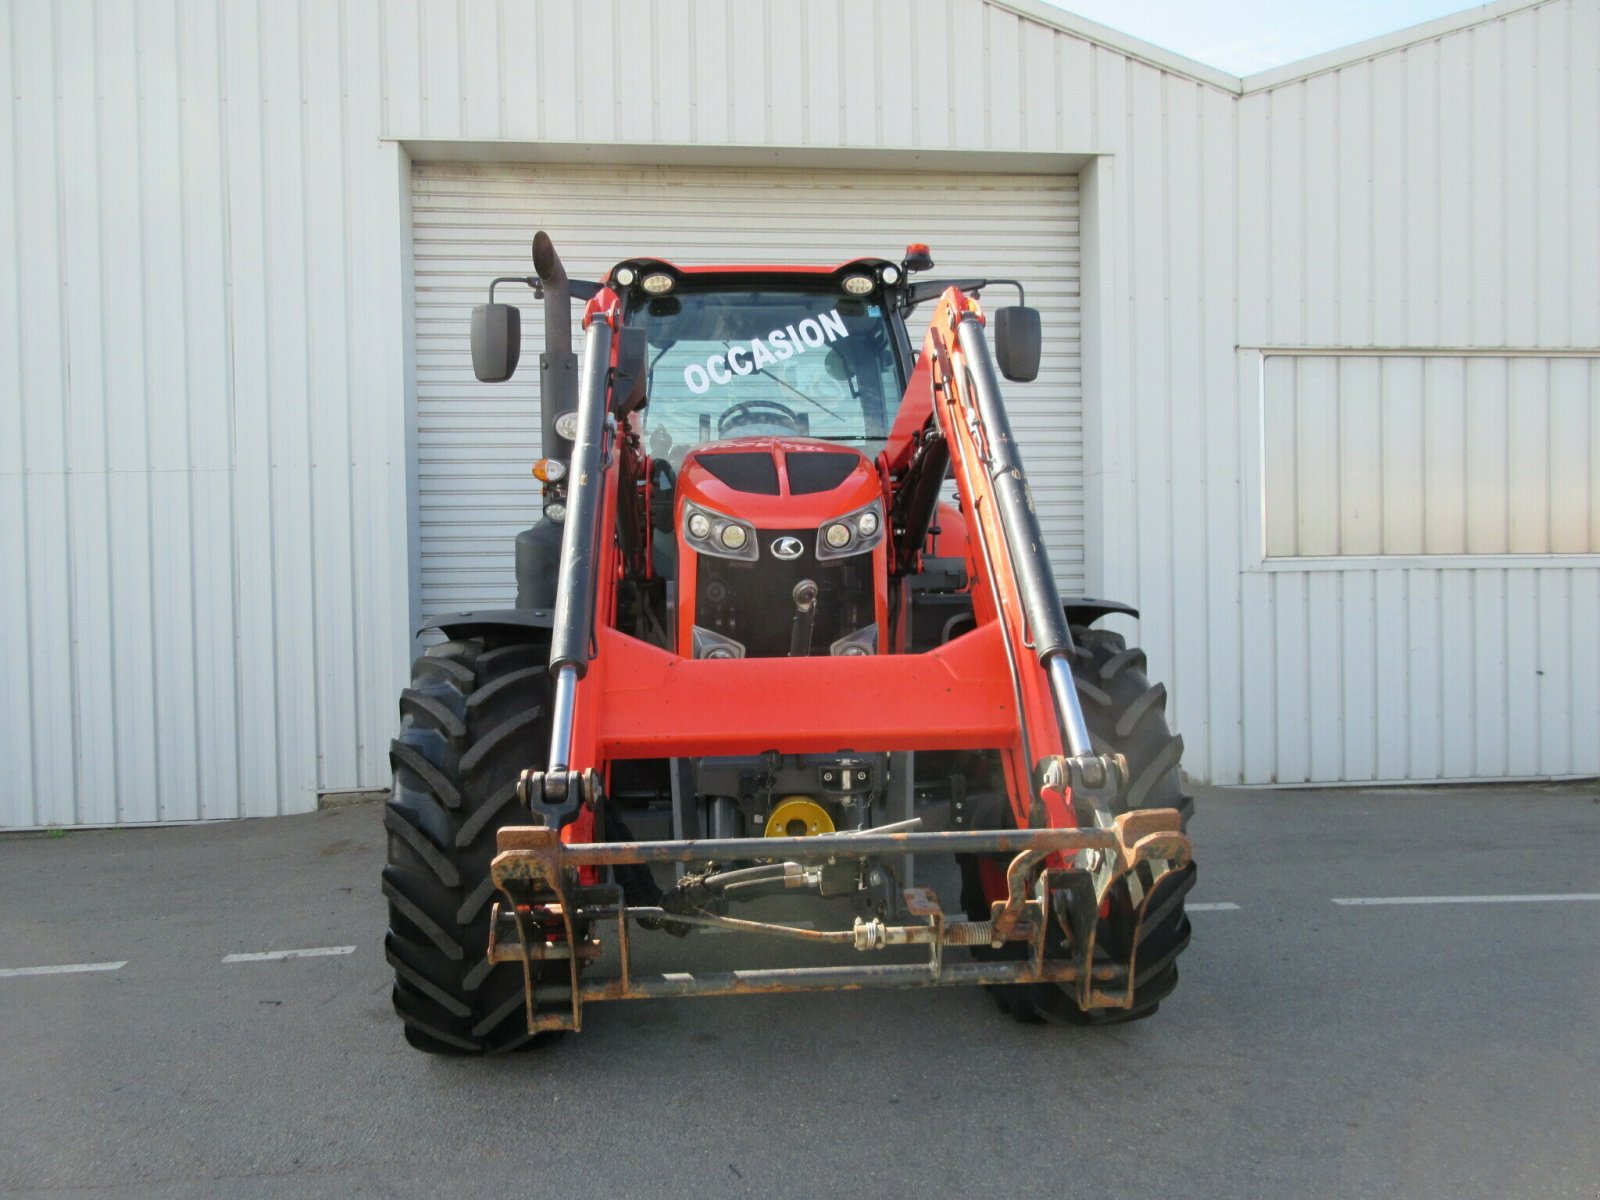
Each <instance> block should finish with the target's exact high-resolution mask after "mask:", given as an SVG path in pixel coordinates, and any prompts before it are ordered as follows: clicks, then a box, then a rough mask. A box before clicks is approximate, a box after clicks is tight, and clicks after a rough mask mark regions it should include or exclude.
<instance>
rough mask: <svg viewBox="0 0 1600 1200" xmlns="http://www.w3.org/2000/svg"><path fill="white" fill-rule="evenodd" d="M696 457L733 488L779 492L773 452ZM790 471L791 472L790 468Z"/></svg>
mask: <svg viewBox="0 0 1600 1200" xmlns="http://www.w3.org/2000/svg"><path fill="white" fill-rule="evenodd" d="M696 461H698V462H699V464H700V465H701V466H702V467H704V468H705V469H706V470H707V471H708V472H710V474H712V475H714V476H715V477H716V478H717V479H718V480H720V481H721V482H723V483H725V484H727V485H728V486H729V487H731V488H732V489H733V490H734V491H736V492H750V493H751V494H753V495H757V496H776V495H777V494H778V467H777V464H776V463H774V462H773V461H772V455H770V454H768V453H766V452H765V451H755V452H750V451H742V452H737V453H733V454H702V455H700V456H699V458H698V459H697V460H696ZM790 474H791V475H792V474H793V469H792V468H791V470H790ZM840 478H841V479H842V478H843V476H840Z"/></svg>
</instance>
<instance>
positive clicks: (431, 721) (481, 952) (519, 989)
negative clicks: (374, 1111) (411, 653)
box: [383, 638, 561, 1055]
mask: <svg viewBox="0 0 1600 1200" xmlns="http://www.w3.org/2000/svg"><path fill="white" fill-rule="evenodd" d="M548 661H549V646H548V645H547V644H544V643H541V642H535V641H505V640H486V639H482V638H473V639H469V640H462V641H451V642H445V643H443V644H441V645H438V646H433V647H431V648H430V649H429V650H428V651H427V653H425V654H424V655H423V656H422V657H421V658H419V659H417V661H416V664H415V666H414V667H413V670H412V680H411V686H410V687H409V688H407V689H406V690H405V691H404V692H402V693H401V694H400V736H399V737H398V738H396V739H395V741H394V742H393V743H392V744H391V746H390V751H389V758H390V763H391V764H392V766H393V767H394V789H393V792H392V794H391V797H390V800H389V803H388V805H387V806H386V807H385V810H384V818H383V821H384V827H385V829H386V830H387V831H388V863H387V865H386V866H385V867H384V869H383V893H384V896H385V897H386V898H387V899H388V902H389V932H388V936H387V938H386V939H385V941H384V948H385V951H386V954H387V957H388V960H389V963H390V965H391V966H392V967H393V968H394V973H395V982H394V1007H395V1011H396V1012H397V1013H398V1014H399V1015H400V1019H401V1021H402V1023H403V1024H404V1026H405V1036H406V1040H407V1041H408V1042H410V1043H411V1045H413V1046H415V1047H416V1048H417V1049H419V1050H424V1051H427V1052H429V1053H434V1054H453V1055H476V1054H493V1053H500V1052H503V1051H507V1050H513V1049H517V1048H519V1047H521V1046H524V1045H526V1044H528V1043H529V1042H531V1041H532V1040H534V1039H533V1038H532V1037H531V1036H530V1035H529V1033H528V1028H527V1020H526V1016H525V1013H524V1010H523V1003H524V1001H523V980H522V970H521V968H520V967H519V966H518V965H516V964H514V963H511V964H507V963H501V964H495V963H491V962H489V960H488V958H487V956H486V955H487V949H488V944H489V914H490V909H491V906H492V904H493V901H494V899H495V896H496V892H495V889H494V886H493V884H492V883H491V881H490V879H489V863H490V860H491V859H493V857H494V854H495V838H496V833H497V832H498V830H499V829H500V827H501V826H502V825H506V824H511V823H514V822H515V821H516V820H518V819H521V817H522V810H520V809H519V808H518V807H517V803H516V785H517V780H518V778H519V777H520V775H521V773H522V771H523V770H524V769H525V768H527V767H537V766H541V765H543V763H544V759H545V755H546V752H547V750H548V747H549V744H550V692H551V684H550V675H549V671H548V669H547V666H548ZM560 965H561V964H557V966H560Z"/></svg>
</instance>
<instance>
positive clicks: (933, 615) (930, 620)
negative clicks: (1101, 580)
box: [911, 590, 1139, 653]
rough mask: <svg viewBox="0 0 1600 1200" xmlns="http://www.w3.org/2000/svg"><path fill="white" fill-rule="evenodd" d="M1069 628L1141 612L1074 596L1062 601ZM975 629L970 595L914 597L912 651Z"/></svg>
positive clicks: (917, 593) (953, 593)
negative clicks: (1101, 619) (1115, 615)
mask: <svg viewBox="0 0 1600 1200" xmlns="http://www.w3.org/2000/svg"><path fill="white" fill-rule="evenodd" d="M1061 608H1062V611H1063V612H1064V613H1065V614H1066V617H1067V624H1068V625H1083V626H1088V625H1093V624H1094V623H1095V622H1096V621H1098V620H1099V619H1100V618H1101V617H1108V616H1110V615H1112V614H1113V613H1116V614H1119V615H1121V616H1127V617H1133V618H1135V619H1137V618H1138V616H1139V610H1138V609H1137V608H1134V607H1133V606H1132V605H1131V604H1123V603H1122V602H1121V601H1120V600H1101V599H1099V598H1097V597H1095V596H1070V597H1067V598H1066V599H1064V600H1062V601H1061ZM971 628H972V597H971V596H969V595H968V594H967V593H966V592H956V591H921V590H913V591H912V593H911V650H912V652H913V653H915V652H919V651H923V650H931V649H933V648H934V647H935V646H940V645H943V644H944V643H945V642H948V641H949V640H950V639H951V638H954V637H959V636H960V635H961V634H963V633H966V632H967V631H968V630H969V629H971Z"/></svg>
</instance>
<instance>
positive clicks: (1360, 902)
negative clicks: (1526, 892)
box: [1334, 892, 1600, 908]
mask: <svg viewBox="0 0 1600 1200" xmlns="http://www.w3.org/2000/svg"><path fill="white" fill-rule="evenodd" d="M1576 900H1600V892H1552V893H1550V894H1549V895H1542V896H1355V897H1347V898H1344V899H1338V900H1335V901H1334V903H1335V904H1342V905H1344V906H1345V907H1347V908H1373V907H1377V906H1379V905H1385V904H1561V903H1567V902H1571V901H1576Z"/></svg>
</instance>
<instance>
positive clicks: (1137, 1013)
mask: <svg viewBox="0 0 1600 1200" xmlns="http://www.w3.org/2000/svg"><path fill="white" fill-rule="evenodd" d="M1072 637H1073V642H1074V645H1075V649H1076V654H1075V656H1074V659H1073V663H1072V674H1073V678H1074V680H1075V682H1076V683H1077V685H1078V699H1079V702H1080V703H1081V704H1082V706H1083V715H1084V720H1085V721H1086V722H1087V723H1088V726H1089V735H1090V738H1091V740H1092V741H1093V742H1094V746H1095V749H1096V750H1098V751H1100V752H1101V753H1119V754H1122V755H1124V756H1125V757H1126V758H1127V760H1128V777H1127V779H1126V780H1125V781H1124V785H1123V788H1122V791H1121V792H1120V793H1119V794H1118V796H1117V797H1116V798H1115V799H1114V801H1113V802H1112V811H1113V813H1115V814H1121V813H1125V812H1132V811H1134V810H1136V809H1142V808H1175V809H1177V810H1178V812H1179V813H1180V814H1181V815H1182V817H1183V823H1184V825H1185V826H1187V825H1188V822H1189V817H1190V814H1191V813H1192V812H1193V811H1194V799H1193V797H1191V796H1188V795H1186V794H1185V792H1184V789H1183V780H1182V777H1181V776H1180V774H1179V771H1178V763H1179V760H1180V759H1181V758H1182V756H1183V739H1182V738H1181V737H1179V736H1177V735H1175V734H1173V733H1172V731H1171V730H1170V729H1169V728H1168V727H1167V718H1166V705H1167V690H1166V688H1164V687H1163V686H1162V685H1161V684H1159V683H1157V684H1152V683H1151V682H1150V680H1149V678H1148V677H1147V676H1146V674H1145V666H1146V663H1145V656H1144V651H1142V650H1139V649H1131V650H1130V649H1129V648H1128V645H1127V643H1126V642H1125V641H1124V640H1123V638H1122V635H1120V634H1117V633H1112V632H1111V631H1109V630H1105V629H1085V628H1081V627H1074V628H1073V630H1072ZM1001 807H1002V808H1004V809H1005V810H1006V811H1007V814H1008V815H1009V806H1005V805H1002V806H1001ZM1002 871H1003V865H1002ZM1194 879H1195V868H1194V864H1192V863H1191V864H1190V865H1189V866H1187V867H1185V868H1184V869H1183V870H1182V871H1179V872H1176V873H1175V874H1173V875H1171V876H1168V877H1167V880H1166V881H1165V882H1164V883H1163V885H1162V888H1161V894H1160V895H1158V896H1156V897H1154V898H1153V899H1152V901H1151V906H1150V909H1149V913H1148V917H1147V919H1146V921H1145V925H1144V927H1143V929H1142V930H1141V931H1140V936H1139V945H1138V947H1137V950H1138V955H1137V959H1136V969H1137V971H1138V977H1137V978H1136V979H1135V981H1134V1003H1133V1007H1131V1008H1127V1009H1120V1008H1116V1009H1091V1010H1090V1011H1088V1012H1085V1011H1083V1010H1082V1009H1080V1008H1079V1007H1078V1006H1077V1004H1076V1003H1075V1002H1074V1001H1073V999H1072V997H1071V996H1069V995H1068V994H1067V993H1066V992H1065V991H1064V990H1063V989H1062V988H1061V987H1060V986H1059V985H1057V984H1053V983H1023V984H1007V985H1002V986H997V987H993V988H991V989H990V991H991V993H992V994H993V996H994V998H995V1001H996V1002H997V1003H998V1004H999V1006H1000V1008H1001V1010H1002V1011H1004V1012H1007V1013H1009V1014H1010V1015H1011V1016H1013V1017H1015V1018H1016V1019H1017V1020H1019V1021H1024V1022H1028V1023H1038V1022H1041V1021H1047V1020H1055V1021H1062V1022H1065V1023H1068V1024H1075V1025H1114V1024H1121V1023H1125V1022H1128V1021H1137V1020H1139V1019H1141V1018H1143V1017H1148V1016H1150V1015H1151V1014H1152V1013H1154V1012H1155V1011H1156V1009H1157V1007H1158V1006H1159V1005H1160V1002H1161V1000H1162V999H1163V998H1165V997H1166V996H1167V995H1169V994H1170V993H1171V992H1172V989H1173V988H1174V987H1176V986H1177V983H1178V965H1177V958H1178V955H1179V954H1181V953H1182V952H1183V950H1184V948H1185V947H1186V946H1187V945H1188V944H1189V918H1188V916H1187V915H1186V914H1185V913H1184V907H1183V898H1184V896H1185V894H1186V893H1187V892H1188V891H1189V889H1190V888H1191V887H1193V886H1194ZM1145 882H1148V880H1146V881H1145ZM961 890H962V902H963V906H964V907H965V908H966V910H967V917H968V919H969V920H977V921H981V920H987V919H988V917H989V901H990V900H991V899H992V898H993V897H991V896H989V895H987V894H986V892H985V889H984V886H983V872H982V871H981V870H980V869H979V864H978V863H977V861H976V859H974V858H972V857H970V856H969V857H967V858H966V859H965V860H964V861H963V863H962V889H961ZM1110 900H1111V906H1110V913H1109V915H1108V916H1106V917H1104V918H1102V919H1101V922H1100V928H1099V931H1098V934H1097V936H1096V939H1095V940H1096V942H1097V943H1098V944H1099V946H1100V947H1101V948H1102V951H1104V950H1107V949H1109V950H1111V951H1113V952H1115V954H1116V955H1117V956H1119V957H1121V958H1123V959H1124V960H1125V959H1126V958H1127V956H1128V954H1129V953H1130V952H1132V951H1133V949H1134V946H1133V944H1132V943H1133V916H1134V905H1133V902H1132V898H1131V897H1130V895H1129V893H1128V887H1127V884H1126V882H1125V881H1124V882H1119V883H1118V884H1116V886H1115V887H1114V888H1113V889H1112V892H1111V895H1110ZM1004 949H1005V951H1012V952H1013V953H1014V952H1015V950H1018V949H1021V948H1020V947H1016V948H1013V947H1006V948H1004ZM1002 952H1004V951H1002Z"/></svg>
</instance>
